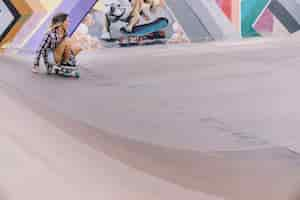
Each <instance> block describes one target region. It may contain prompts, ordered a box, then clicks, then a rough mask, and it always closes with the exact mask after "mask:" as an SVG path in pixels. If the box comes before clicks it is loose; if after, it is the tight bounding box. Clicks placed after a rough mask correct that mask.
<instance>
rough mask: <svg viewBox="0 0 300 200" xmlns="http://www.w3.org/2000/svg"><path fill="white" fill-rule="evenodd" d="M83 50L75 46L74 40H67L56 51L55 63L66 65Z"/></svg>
mask: <svg viewBox="0 0 300 200" xmlns="http://www.w3.org/2000/svg"><path fill="white" fill-rule="evenodd" d="M81 50H82V48H81V47H79V46H76V45H73V44H72V40H71V39H69V38H66V39H64V41H63V42H61V44H60V45H59V46H58V47H57V48H56V49H55V51H54V54H55V61H56V63H57V64H62V63H66V62H68V61H69V60H70V59H71V57H72V56H77V55H78V54H79V53H80V52H81Z"/></svg>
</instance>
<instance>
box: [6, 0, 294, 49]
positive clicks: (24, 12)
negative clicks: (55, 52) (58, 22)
mask: <svg viewBox="0 0 300 200" xmlns="http://www.w3.org/2000/svg"><path fill="white" fill-rule="evenodd" d="M58 12H65V13H68V14H69V19H70V32H69V36H70V37H71V38H72V39H73V40H74V42H80V44H84V45H83V46H84V49H96V48H103V47H118V46H120V44H122V43H124V44H135V45H144V44H155V43H164V44H165V43H181V42H201V41H212V40H226V39H230V38H247V37H254V36H255V37H257V36H259V37H265V36H269V35H282V34H292V33H295V32H297V31H298V30H300V14H299V13H300V4H299V1H298V0H51V1H48V0H0V47H2V48H3V47H4V48H13V49H22V50H28V51H35V50H36V48H37V46H38V44H39V43H40V42H41V40H42V37H43V35H44V33H45V31H46V30H47V28H48V26H49V24H50V20H51V18H52V16H53V15H54V14H56V13H58Z"/></svg>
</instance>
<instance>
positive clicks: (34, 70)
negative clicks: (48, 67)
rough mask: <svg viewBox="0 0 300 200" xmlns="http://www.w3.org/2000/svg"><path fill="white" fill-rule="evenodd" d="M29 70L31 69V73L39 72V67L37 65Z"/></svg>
mask: <svg viewBox="0 0 300 200" xmlns="http://www.w3.org/2000/svg"><path fill="white" fill-rule="evenodd" d="M31 71H32V72H33V73H39V72H40V70H39V67H37V66H34V67H32V68H31Z"/></svg>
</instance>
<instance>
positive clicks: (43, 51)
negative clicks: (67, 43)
mask: <svg viewBox="0 0 300 200" xmlns="http://www.w3.org/2000/svg"><path fill="white" fill-rule="evenodd" d="M63 39H64V38H60V37H59V34H58V30H57V29H53V30H50V31H48V32H47V33H46V34H45V36H44V38H43V41H42V43H41V44H40V46H39V48H38V49H37V51H36V57H35V60H34V65H35V66H39V64H40V59H41V56H43V59H44V63H45V66H46V67H48V66H49V61H48V53H49V51H54V49H56V48H57V47H58V45H59V44H60V42H61V41H62V40H63Z"/></svg>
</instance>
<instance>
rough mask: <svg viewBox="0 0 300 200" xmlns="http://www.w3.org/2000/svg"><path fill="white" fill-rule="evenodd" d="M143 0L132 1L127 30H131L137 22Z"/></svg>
mask: <svg viewBox="0 0 300 200" xmlns="http://www.w3.org/2000/svg"><path fill="white" fill-rule="evenodd" d="M142 1H143V0H134V1H133V2H132V11H131V13H130V16H131V19H130V20H129V23H128V25H127V30H129V31H132V29H133V27H134V26H136V25H137V24H138V23H139V19H140V13H141V11H142V6H143V2H142Z"/></svg>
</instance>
